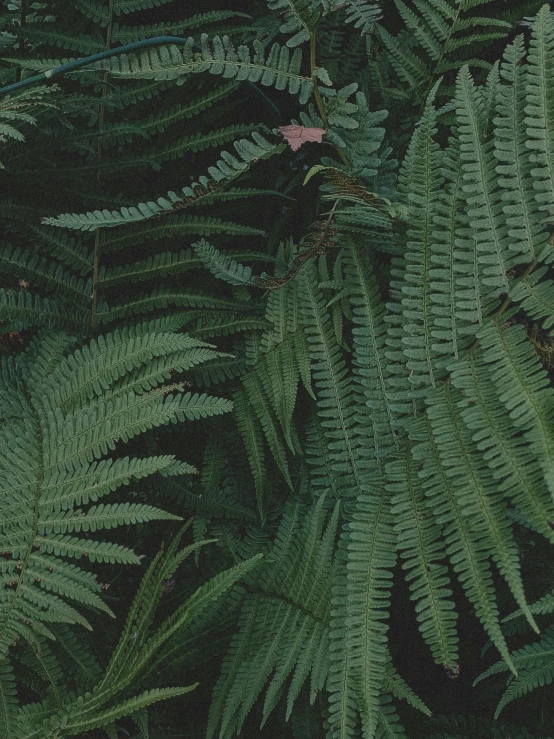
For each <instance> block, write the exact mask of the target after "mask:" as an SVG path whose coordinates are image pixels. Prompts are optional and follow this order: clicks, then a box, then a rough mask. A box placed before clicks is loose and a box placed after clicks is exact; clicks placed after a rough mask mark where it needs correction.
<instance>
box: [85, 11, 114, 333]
mask: <svg viewBox="0 0 554 739" xmlns="http://www.w3.org/2000/svg"><path fill="white" fill-rule="evenodd" d="M112 28H113V0H109V5H108V27H107V29H106V51H109V50H110V48H111V45H112ZM107 92H108V72H107V71H106V72H104V77H103V80H102V103H101V105H100V111H99V113H98V129H101V128H102V125H103V123H104V118H105V116H106V104H105V102H104V100H105V98H106V94H107ZM101 162H102V137H101V136H98V140H97V142H96V164H97V165H100V164H101ZM100 178H101V174H100V169H98V170H97V172H96V184H97V185H99V184H100ZM100 233H101V229H98V230H97V231H96V232H95V234H94V250H93V254H94V256H93V264H92V305H91V309H90V327H91V328H94V325H95V323H96V311H97V307H98V272H99V269H100Z"/></svg>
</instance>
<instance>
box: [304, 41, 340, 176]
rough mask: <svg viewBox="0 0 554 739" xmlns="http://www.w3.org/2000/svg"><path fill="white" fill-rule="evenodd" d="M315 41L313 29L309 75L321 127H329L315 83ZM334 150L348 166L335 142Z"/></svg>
mask: <svg viewBox="0 0 554 739" xmlns="http://www.w3.org/2000/svg"><path fill="white" fill-rule="evenodd" d="M315 41H316V32H315V30H314V31H312V33H311V34H310V75H311V78H312V83H313V86H314V98H315V102H316V105H317V110H318V112H319V115H320V117H321V120H322V121H323V128H329V118H328V117H327V111H326V110H325V105H324V104H323V98H322V97H321V92H320V91H319V85H318V84H317V77H316V75H315V70H316V69H317V64H316V55H315V50H316V49H315ZM335 151H336V152H337V154H338V155H339V157H340V159H341V160H342V162H343V164H346V166H347V167H350V160H349V159H348V157H347V156H346V154H345V153H344V151H343V150H342V149H341V148H340V147H339V146H337V145H336V144H335Z"/></svg>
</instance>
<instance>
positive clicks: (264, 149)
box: [42, 132, 284, 231]
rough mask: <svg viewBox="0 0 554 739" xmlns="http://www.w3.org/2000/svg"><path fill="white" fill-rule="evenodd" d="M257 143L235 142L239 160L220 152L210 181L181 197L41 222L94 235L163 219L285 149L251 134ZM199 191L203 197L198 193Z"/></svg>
mask: <svg viewBox="0 0 554 739" xmlns="http://www.w3.org/2000/svg"><path fill="white" fill-rule="evenodd" d="M252 138H253V139H254V143H253V142H252V141H249V140H247V139H241V140H239V141H235V144H234V147H235V150H236V153H237V155H238V157H239V158H237V157H236V156H234V155H233V154H229V153H228V152H221V157H222V158H221V159H220V160H219V161H218V162H217V163H216V165H215V166H213V167H210V168H209V169H208V173H209V175H210V178H207V177H202V178H200V183H199V185H198V184H197V183H193V184H192V186H191V187H184V188H183V189H182V190H181V194H180V195H179V194H177V193H175V192H169V193H167V196H166V197H160V198H158V199H157V200H156V201H148V202H147V203H140V204H139V205H138V206H136V207H132V208H121V210H113V211H110V210H102V211H94V212H89V213H84V214H78V213H66V214H63V215H60V216H58V217H57V218H50V217H48V218H43V219H42V222H43V223H44V224H47V225H51V226H59V227H61V228H70V229H73V230H77V231H95V230H96V229H98V228H106V227H108V228H110V227H114V226H119V225H122V224H127V223H136V222H138V221H144V220H146V219H148V218H152V217H153V216H158V215H161V214H162V212H163V211H168V210H169V211H170V210H172V209H173V208H175V207H179V204H184V205H187V204H189V203H190V202H194V201H196V200H197V199H198V198H200V197H202V195H203V194H204V191H207V190H209V189H213V188H214V187H215V186H217V185H220V184H222V183H223V182H225V183H227V182H229V181H231V180H233V179H236V178H237V177H239V176H240V175H242V174H244V172H245V171H246V170H247V169H249V167H250V166H251V165H252V164H253V163H254V162H257V161H259V160H260V159H267V158H269V157H270V156H273V155H274V154H277V153H279V152H281V151H282V150H283V149H284V145H283V144H281V145H275V144H270V143H269V142H268V141H266V140H265V139H264V138H263V137H262V136H260V134H258V133H256V132H254V133H253V134H252ZM198 189H199V190H200V193H199V192H198V191H197V190H198Z"/></svg>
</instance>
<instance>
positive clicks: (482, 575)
mask: <svg viewBox="0 0 554 739" xmlns="http://www.w3.org/2000/svg"><path fill="white" fill-rule="evenodd" d="M409 428H410V436H411V438H412V439H413V440H414V441H415V442H416V443H415V444H414V445H413V446H412V454H413V456H414V459H415V461H416V462H421V461H423V467H422V469H421V471H420V472H419V475H420V477H421V480H422V485H423V488H424V490H425V491H426V496H427V497H428V500H429V510H430V511H431V513H432V515H433V516H434V517H435V518H436V520H437V523H438V524H439V525H440V526H441V527H442V528H443V532H444V538H445V544H446V553H447V555H448V556H449V558H450V561H451V562H452V566H453V569H454V571H455V572H456V574H457V576H458V579H459V580H460V582H461V584H462V586H463V587H464V590H465V592H466V595H467V597H468V599H469V600H470V602H471V603H472V605H473V606H474V608H475V612H476V614H477V617H478V618H479V619H480V621H481V623H482V624H483V626H484V628H485V630H486V631H487V633H488V635H489V636H490V638H491V640H492V642H493V643H494V644H495V646H496V647H497V649H498V650H499V652H500V653H501V655H502V656H505V655H508V654H509V652H508V646H507V644H506V640H505V638H504V635H503V634H502V630H501V627H500V619H499V615H498V606H497V604H496V598H495V594H494V588H493V581H492V573H491V571H490V566H489V563H488V561H487V554H486V551H483V548H482V547H481V546H480V545H479V541H478V540H477V539H476V537H475V535H474V534H473V533H472V531H471V529H470V526H469V519H468V517H467V516H466V515H465V514H464V512H463V508H462V505H461V503H460V501H459V500H458V496H457V494H456V492H455V491H454V489H453V486H452V483H451V478H450V477H448V476H447V475H446V469H445V467H444V466H443V464H442V462H441V456H440V452H439V448H438V444H437V440H436V438H435V436H434V434H433V430H432V426H431V423H430V420H429V419H428V418H425V419H417V420H416V421H412V422H411V424H410V427H409ZM445 493H446V498H443V495H444V494H445Z"/></svg>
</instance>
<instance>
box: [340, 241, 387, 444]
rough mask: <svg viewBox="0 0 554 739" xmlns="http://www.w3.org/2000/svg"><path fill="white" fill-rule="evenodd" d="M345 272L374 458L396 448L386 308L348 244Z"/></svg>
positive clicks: (356, 251)
mask: <svg viewBox="0 0 554 739" xmlns="http://www.w3.org/2000/svg"><path fill="white" fill-rule="evenodd" d="M345 256H346V273H347V275H348V277H349V283H350V285H351V288H350V294H349V299H350V302H351V305H352V313H353V322H354V323H355V324H356V327H355V328H354V329H353V330H352V333H353V337H354V338H353V349H354V364H355V370H354V372H355V374H356V375H357V377H358V382H359V384H360V385H361V386H362V397H363V402H364V403H365V405H366V406H367V407H368V412H367V415H368V416H369V417H370V419H371V424H372V428H373V441H374V448H375V456H378V457H380V456H385V455H386V454H388V452H389V451H390V450H391V449H393V448H395V447H396V445H397V440H396V435H395V431H394V422H393V420H392V419H393V411H392V408H391V405H390V400H389V397H388V395H389V387H388V382H387V380H388V371H387V362H386V357H385V325H384V321H383V316H384V313H385V306H384V305H383V303H382V302H381V301H380V295H379V292H378V286H377V282H376V280H375V277H374V276H373V274H372V273H371V271H370V267H369V264H368V262H367V260H366V259H364V258H363V256H362V254H361V253H360V250H359V249H358V248H357V247H355V246H354V245H351V247H350V248H349V250H348V251H347V253H346V255H345ZM361 426H362V425H361Z"/></svg>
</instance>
